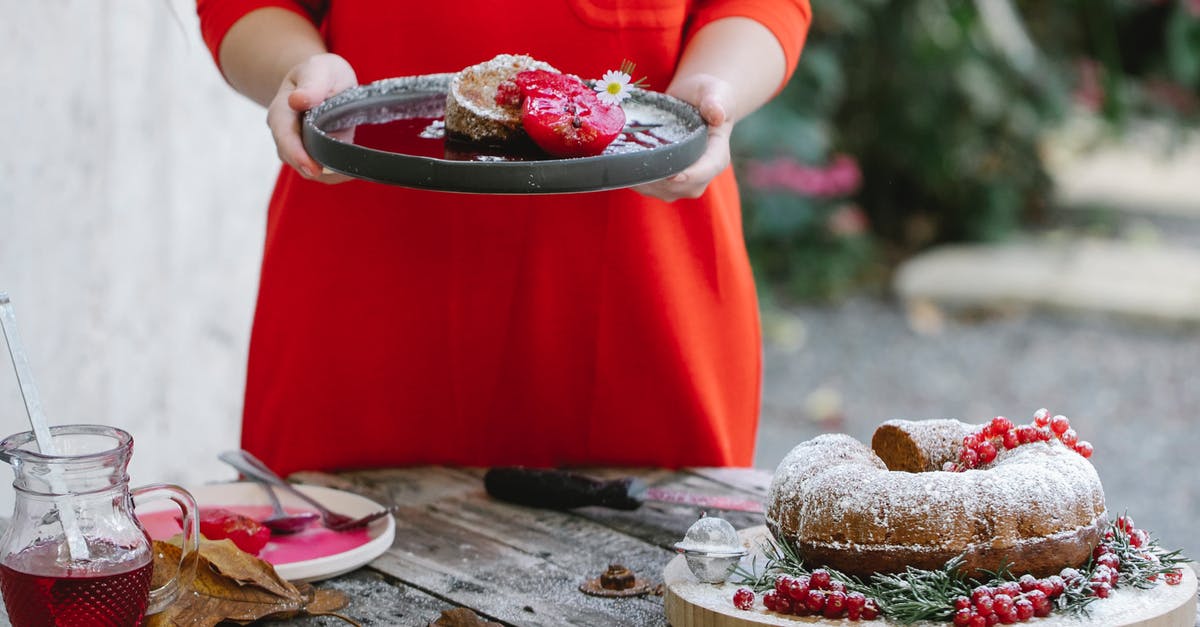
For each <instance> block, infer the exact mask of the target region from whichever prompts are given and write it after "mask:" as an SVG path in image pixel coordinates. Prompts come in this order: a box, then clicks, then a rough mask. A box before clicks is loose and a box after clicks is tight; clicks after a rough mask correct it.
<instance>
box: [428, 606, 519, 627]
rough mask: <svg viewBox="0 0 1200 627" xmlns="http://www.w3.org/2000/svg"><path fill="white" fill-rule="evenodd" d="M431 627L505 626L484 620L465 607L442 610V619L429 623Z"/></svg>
mask: <svg viewBox="0 0 1200 627" xmlns="http://www.w3.org/2000/svg"><path fill="white" fill-rule="evenodd" d="M429 627H503V625H501V624H500V623H493V622H492V621H488V620H484V619H482V618H480V617H479V615H478V614H476V613H475V612H472V611H471V610H469V609H467V608H465V607H456V608H454V609H452V610H442V615H441V617H439V618H438V619H437V620H435V621H433V622H432V623H429Z"/></svg>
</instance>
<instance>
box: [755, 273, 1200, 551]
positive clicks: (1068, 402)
mask: <svg viewBox="0 0 1200 627" xmlns="http://www.w3.org/2000/svg"><path fill="white" fill-rule="evenodd" d="M764 329H765V334H766V343H767V350H766V368H765V375H764V394H763V415H762V421H761V426H760V436H759V446H758V451H757V454H756V459H755V465H756V466H758V467H760V468H768V469H773V468H774V467H775V466H776V465H777V464H778V463H779V461H780V460H781V459H782V458H783V456H784V455H785V454H786V453H787V452H788V450H790V449H791V447H792V446H794V445H795V444H797V443H799V442H801V441H803V440H806V439H809V438H811V437H813V436H815V435H817V434H819V433H822V432H826V431H844V432H846V433H849V434H850V435H852V436H855V437H857V438H859V439H861V440H864V441H869V439H870V436H871V433H872V432H873V430H874V428H875V426H876V425H877V424H878V423H880V422H882V421H884V420H887V419H890V418H908V419H921V418H959V419H962V420H965V421H967V422H973V423H980V422H983V421H986V420H989V419H991V418H992V417H993V416H996V415H1005V416H1008V417H1009V418H1011V419H1013V420H1014V422H1028V421H1029V420H1030V419H1031V417H1032V415H1033V413H1034V412H1035V411H1036V410H1037V409H1038V408H1040V407H1046V408H1049V409H1050V410H1051V411H1052V412H1053V413H1060V414H1064V415H1066V416H1068V417H1069V418H1071V421H1072V425H1073V426H1074V427H1075V428H1076V430H1077V431H1078V432H1079V434H1080V437H1081V439H1086V440H1089V441H1090V442H1091V443H1092V444H1093V445H1094V446H1095V455H1094V456H1093V457H1092V461H1093V463H1095V465H1096V470H1097V471H1098V473H1099V475H1100V478H1101V480H1102V482H1103V484H1104V487H1105V493H1106V498H1107V502H1108V507H1109V511H1110V512H1112V513H1122V512H1128V513H1129V514H1130V515H1132V516H1133V517H1134V519H1135V520H1136V522H1137V524H1138V526H1139V527H1142V528H1145V529H1147V530H1148V531H1150V532H1151V534H1152V535H1154V536H1155V537H1157V538H1159V539H1160V542H1161V544H1162V545H1163V546H1165V547H1169V548H1172V549H1176V548H1181V549H1183V551H1184V553H1185V554H1186V555H1188V556H1191V557H1193V558H1198V557H1200V535H1197V534H1196V533H1195V527H1194V526H1193V525H1195V524H1196V523H1197V521H1200V455H1197V449H1198V447H1200V438H1198V437H1197V435H1196V431H1195V429H1196V426H1197V422H1198V421H1200V417H1198V416H1197V410H1200V329H1194V328H1193V329H1186V328H1176V329H1172V328H1163V327H1157V326H1147V325H1145V324H1139V323H1134V322H1129V321H1125V320H1121V319H1114V318H1110V317H1099V316H1087V315H1055V314H1050V313H1025V314H1009V315H1006V316H996V317H990V318H978V317H976V318H974V319H968V318H954V317H950V318H947V319H946V320H945V323H944V325H943V326H942V329H941V331H940V332H938V333H934V334H918V333H914V332H913V331H912V330H911V329H910V326H909V324H908V322H907V321H906V316H905V313H904V311H903V310H902V309H901V308H900V307H899V306H897V305H896V304H895V303H893V302H889V301H887V300H883V299H875V298H871V297H866V296H862V297H856V298H854V299H852V300H850V301H848V302H845V303H842V304H839V305H837V306H829V307H816V306H804V307H795V308H789V309H787V310H783V311H779V310H776V311H771V312H768V313H767V314H766V315H765V316H764Z"/></svg>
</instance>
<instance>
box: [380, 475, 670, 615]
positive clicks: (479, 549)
mask: <svg viewBox="0 0 1200 627" xmlns="http://www.w3.org/2000/svg"><path fill="white" fill-rule="evenodd" d="M475 502H476V503H478V504H480V505H481V506H483V507H482V509H480V510H478V511H477V512H476V514H474V515H473V516H477V517H480V518H476V519H475V521H474V523H475V524H476V525H477V524H478V523H479V520H482V517H486V513H485V512H486V511H487V510H488V508H491V507H500V508H513V507H514V506H508V505H503V504H492V503H490V502H485V501H483V499H476V500H475ZM447 503H448V501H443V502H441V503H439V504H438V505H436V506H434V507H432V508H428V509H427V508H404V509H403V510H402V511H400V512H398V513H397V515H396V522H397V526H396V540H395V542H394V543H393V546H392V548H391V549H389V550H388V552H387V553H385V554H384V555H382V556H380V557H379V558H378V559H376V560H375V561H374V562H372V563H371V567H372V568H374V569H376V570H378V571H380V572H383V573H386V574H387V575H390V576H392V577H395V578H397V579H399V580H401V581H403V582H405V583H407V584H409V585H413V586H416V587H418V588H420V589H422V590H425V591H427V592H429V593H431V594H433V595H435V596H438V597H441V598H444V599H447V600H449V601H451V602H453V603H458V604H461V605H464V606H467V607H470V608H473V609H475V610H476V611H477V612H479V613H480V614H481V615H485V616H489V617H492V618H494V619H497V620H501V621H504V622H510V623H513V624H517V625H596V626H610V625H631V626H639V627H640V626H644V625H655V624H663V622H664V620H665V619H664V618H663V616H662V608H661V605H660V603H661V601H658V600H657V598H656V599H654V600H647V599H639V598H632V599H601V598H596V597H591V596H587V595H584V594H582V593H580V592H579V590H578V586H579V583H580V581H581V573H579V572H576V569H574V568H564V567H563V566H561V565H559V564H558V563H556V561H555V559H558V560H562V559H563V558H562V557H561V556H558V557H555V554H554V553H551V554H550V555H548V556H546V555H542V554H540V552H539V553H530V552H528V551H526V550H524V549H522V548H518V547H516V546H513V545H512V544H510V543H509V542H507V541H505V540H502V539H498V538H496V537H491V536H495V535H500V534H498V533H497V532H496V531H491V532H489V534H488V535H485V534H483V533H479V532H478V531H476V530H475V529H472V528H470V527H468V526H464V525H463V524H461V521H459V520H458V519H456V518H455V516H454V515H447V513H446V512H445V511H442V512H438V511H436V510H437V509H438V508H443V510H444V509H445V508H447V507H448V505H447ZM450 509H453V508H450ZM542 514H543V515H545V516H548V517H549V516H557V517H564V518H566V519H567V520H569V519H571V518H573V516H572V515H571V514H564V513H559V512H542ZM517 528H519V525H515V524H513V523H511V522H510V523H507V524H501V523H499V522H497V524H496V526H495V529H497V530H500V531H503V530H505V529H509V530H515V529H517ZM522 533H526V532H522ZM545 537H546V538H547V542H550V540H549V537H550V536H545ZM528 542H530V540H529V538H528V537H526V538H525V539H524V540H521V541H520V542H519V544H527V543H528ZM585 552H586V551H580V552H579V554H580V555H582V554H583V553H585ZM552 558H554V559H552Z"/></svg>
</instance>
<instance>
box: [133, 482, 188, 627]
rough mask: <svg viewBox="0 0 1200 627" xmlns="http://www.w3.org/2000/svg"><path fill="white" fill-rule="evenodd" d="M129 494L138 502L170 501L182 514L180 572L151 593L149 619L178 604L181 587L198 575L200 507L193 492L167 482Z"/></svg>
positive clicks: (148, 605) (147, 606)
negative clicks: (176, 600)
mask: <svg viewBox="0 0 1200 627" xmlns="http://www.w3.org/2000/svg"><path fill="white" fill-rule="evenodd" d="M129 493H130V495H132V496H133V498H134V499H135V500H137V499H141V500H142V501H152V500H157V499H162V498H165V499H170V500H171V501H172V502H174V503H175V506H176V507H178V508H179V510H180V511H181V512H182V513H183V546H182V547H181V548H182V549H183V550H182V552H181V555H180V556H179V570H178V571H176V573H175V576H174V577H171V580H170V581H168V582H167V583H164V584H163V585H161V586H159V587H157V588H155V589H153V590H151V591H150V601H149V603H147V604H146V615H147V616H149V615H150V614H157V613H158V612H161V611H163V610H164V609H166V608H167V606H168V605H170V604H171V603H172V602H173V601H175V598H176V597H177V596H179V590H180V586H182V585H185V584H190V583H191V581H192V578H193V577H194V576H195V574H196V561H197V558H198V557H199V555H200V516H199V513H200V508H199V507H198V506H197V505H196V499H195V498H193V497H192V494H191V493H190V492H188V491H187V490H184V489H183V488H181V487H179V486H177V485H172V484H168V483H152V484H150V485H144V486H142V487H140V488H133V489H132V490H130V491H129ZM135 504H136V503H135Z"/></svg>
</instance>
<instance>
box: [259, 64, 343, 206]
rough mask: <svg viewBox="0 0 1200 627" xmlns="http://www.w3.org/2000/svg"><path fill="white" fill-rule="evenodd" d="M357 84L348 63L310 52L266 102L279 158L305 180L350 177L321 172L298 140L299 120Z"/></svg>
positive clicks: (328, 179) (334, 180) (332, 180)
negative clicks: (331, 97)
mask: <svg viewBox="0 0 1200 627" xmlns="http://www.w3.org/2000/svg"><path fill="white" fill-rule="evenodd" d="M357 84H358V77H357V76H356V75H355V73H354V68H352V67H350V63H349V62H347V61H346V60H345V59H343V58H342V57H340V56H338V55H336V54H332V53H323V54H317V55H313V56H311V57H309V58H308V59H306V60H304V61H302V62H300V63H299V64H297V65H296V66H295V67H293V68H292V69H291V70H289V71H288V73H287V75H286V76H284V77H283V83H281V84H280V85H279V91H278V92H276V93H275V97H274V98H273V99H272V100H271V103H270V104H269V105H267V126H268V127H269V128H270V129H271V136H272V137H273V138H274V139H275V150H276V152H278V153H279V159H280V160H281V161H283V162H284V163H286V164H288V165H290V166H292V167H293V168H295V169H296V171H298V172H299V173H300V174H301V175H302V176H303V177H304V178H306V179H310V180H313V181H320V182H322V183H341V182H343V181H348V180H350V177H348V176H345V175H342V174H336V173H332V172H330V173H323V170H324V169H323V168H322V166H321V164H319V163H317V162H316V161H314V160H313V158H312V157H310V156H308V152H306V151H305V150H304V144H303V142H301V140H300V121H301V116H303V114H304V112H305V111H308V110H309V109H311V108H313V107H315V106H317V105H319V104H321V103H322V102H323V101H324V100H325V99H326V98H329V97H330V96H332V95H334V94H336V93H338V92H341V91H342V90H344V89H347V88H349V87H353V86H355V85H357Z"/></svg>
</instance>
